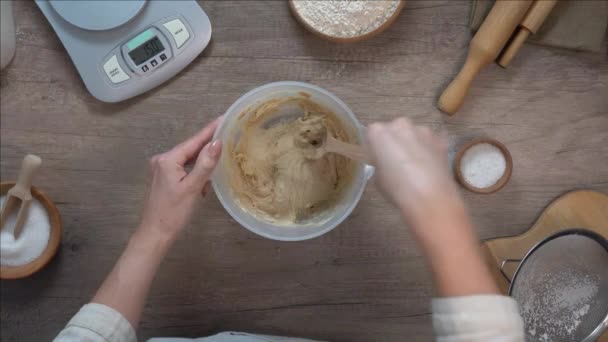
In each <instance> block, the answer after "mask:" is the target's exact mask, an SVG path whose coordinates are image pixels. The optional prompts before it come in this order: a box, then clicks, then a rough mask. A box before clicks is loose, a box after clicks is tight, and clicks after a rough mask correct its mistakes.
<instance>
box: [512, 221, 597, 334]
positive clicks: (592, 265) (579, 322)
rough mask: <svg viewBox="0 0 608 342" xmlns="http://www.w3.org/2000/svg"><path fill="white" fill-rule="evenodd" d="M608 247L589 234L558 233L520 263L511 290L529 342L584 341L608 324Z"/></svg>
mask: <svg viewBox="0 0 608 342" xmlns="http://www.w3.org/2000/svg"><path fill="white" fill-rule="evenodd" d="M607 246H608V242H607V241H606V239H604V238H603V237H601V236H599V235H597V234H595V233H591V232H589V231H585V230H570V231H565V232H562V233H559V234H557V235H554V236H552V237H549V238H548V239H546V240H544V241H543V242H541V243H539V244H538V245H537V246H536V247H534V248H533V249H532V250H531V251H530V252H528V255H526V257H525V258H524V259H523V260H522V262H521V264H520V266H519V267H518V269H517V271H516V273H515V275H514V278H513V282H512V284H511V288H510V291H509V292H510V294H511V295H512V296H513V298H515V300H516V301H517V302H518V303H519V306H520V310H521V314H522V317H523V319H524V325H525V330H526V339H527V340H528V341H557V342H559V341H577V342H580V341H583V340H585V339H586V338H587V337H589V336H590V335H595V334H594V331H595V332H596V333H597V330H599V328H598V327H599V326H601V325H602V322H604V324H606V320H608V247H607Z"/></svg>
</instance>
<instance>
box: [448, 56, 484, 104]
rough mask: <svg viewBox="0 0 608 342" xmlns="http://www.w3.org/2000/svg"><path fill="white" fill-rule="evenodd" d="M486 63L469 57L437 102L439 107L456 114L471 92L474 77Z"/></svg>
mask: <svg viewBox="0 0 608 342" xmlns="http://www.w3.org/2000/svg"><path fill="white" fill-rule="evenodd" d="M483 66H484V65H483V64H482V63H479V62H478V61H477V60H476V59H475V60H473V59H472V58H467V60H466V62H465V63H464V66H463V67H462V70H460V72H459V73H458V75H456V78H454V80H452V82H450V84H449V85H448V87H447V88H445V90H444V91H443V93H442V94H441V96H440V97H439V101H438V102H437V106H438V107H439V109H440V110H441V111H442V112H444V113H446V114H448V115H454V113H456V112H457V111H458V110H459V109H460V107H462V104H463V103H464V98H465V97H466V95H467V93H468V92H469V88H470V87H471V84H472V83H473V79H474V78H475V76H476V75H477V74H478V73H479V71H480V70H481V68H482V67H483Z"/></svg>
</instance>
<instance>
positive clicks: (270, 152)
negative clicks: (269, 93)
mask: <svg viewBox="0 0 608 342" xmlns="http://www.w3.org/2000/svg"><path fill="white" fill-rule="evenodd" d="M294 105H297V106H298V107H299V108H300V109H301V112H302V113H303V115H301V116H300V117H298V118H292V119H291V120H276V116H277V110H278V108H279V107H281V106H292V107H293V106H294ZM249 113H250V115H249V116H247V118H246V119H243V120H245V121H244V122H243V123H242V126H241V127H242V131H241V136H240V139H239V140H238V142H237V144H236V145H235V146H233V147H232V148H231V153H230V154H229V158H230V159H231V160H230V163H229V165H230V168H231V170H230V172H231V176H230V181H231V186H232V190H233V192H234V194H235V196H236V199H237V201H238V203H239V204H240V205H241V206H242V207H244V208H245V209H247V210H249V211H250V212H253V213H254V214H257V215H262V216H264V217H265V218H266V219H269V220H271V221H274V222H278V223H298V222H301V221H304V220H307V219H310V218H312V217H314V216H315V215H317V214H319V213H321V212H323V211H325V210H327V209H329V208H331V207H332V206H333V205H335V204H336V202H337V201H338V200H339V199H340V196H341V195H342V193H343V190H344V189H345V188H346V187H347V185H349V184H350V182H351V181H352V175H353V172H354V171H353V170H354V167H355V163H354V162H353V161H351V160H349V159H347V158H345V157H342V156H339V155H336V154H333V153H326V154H321V155H320V154H319V153H318V149H317V148H316V147H317V146H318V145H319V144H321V143H322V142H323V138H324V136H325V132H326V131H327V132H328V133H329V134H331V135H332V136H333V137H335V138H337V139H339V140H343V141H347V142H348V141H350V139H349V135H348V134H347V132H346V130H345V129H344V127H342V125H341V123H340V121H339V120H338V119H337V118H336V116H335V114H333V113H332V112H331V111H329V110H327V109H326V108H324V107H322V106H320V105H318V104H317V103H315V102H313V101H311V100H310V99H309V97H308V96H306V95H305V94H303V95H302V96H297V97H290V98H282V99H273V100H270V101H267V102H265V103H263V104H261V105H259V106H258V107H256V108H253V109H251V110H247V111H245V112H244V113H242V114H241V119H242V118H243V117H244V116H245V115H246V114H249ZM273 119H275V120H273ZM273 121H274V122H273Z"/></svg>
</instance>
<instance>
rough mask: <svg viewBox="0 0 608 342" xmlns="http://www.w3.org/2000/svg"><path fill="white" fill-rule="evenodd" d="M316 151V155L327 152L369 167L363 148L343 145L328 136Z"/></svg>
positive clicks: (341, 142) (342, 142) (343, 143)
mask: <svg viewBox="0 0 608 342" xmlns="http://www.w3.org/2000/svg"><path fill="white" fill-rule="evenodd" d="M318 151H319V152H318V153H320V154H321V155H322V154H325V153H328V152H333V153H337V154H339V155H342V156H345V157H348V158H350V159H353V160H356V161H360V162H362V163H365V164H370V165H371V163H370V161H369V158H368V155H367V153H366V152H365V148H363V146H361V145H355V144H349V143H345V142H344V141H340V140H338V139H336V138H334V137H332V136H331V135H330V134H327V137H326V138H325V143H324V144H323V146H321V147H319V149H318Z"/></svg>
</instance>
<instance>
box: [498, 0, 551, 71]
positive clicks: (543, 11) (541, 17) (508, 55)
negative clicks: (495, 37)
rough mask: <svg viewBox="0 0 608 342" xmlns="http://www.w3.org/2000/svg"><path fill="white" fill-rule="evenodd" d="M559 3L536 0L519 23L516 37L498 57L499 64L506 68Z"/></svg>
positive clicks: (549, 0)
mask: <svg viewBox="0 0 608 342" xmlns="http://www.w3.org/2000/svg"><path fill="white" fill-rule="evenodd" d="M556 3H557V0H537V1H534V3H533V4H532V6H530V10H529V11H528V13H526V16H525V17H524V20H523V21H522V22H521V24H520V25H519V26H520V27H519V30H518V31H517V33H516V34H515V38H513V40H511V43H509V45H508V46H507V48H506V49H505V51H504V52H503V53H502V56H500V58H499V59H498V65H500V66H501V67H503V68H506V67H507V66H508V65H509V63H511V60H512V59H513V57H515V55H516V54H517V52H518V51H519V49H520V48H521V46H522V45H523V43H524V42H525V41H526V39H528V36H529V35H531V34H536V32H537V31H538V29H539V28H540V26H541V25H542V24H543V22H544V21H545V19H546V18H547V16H548V15H549V13H551V10H552V9H553V7H554V6H555V4H556Z"/></svg>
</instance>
